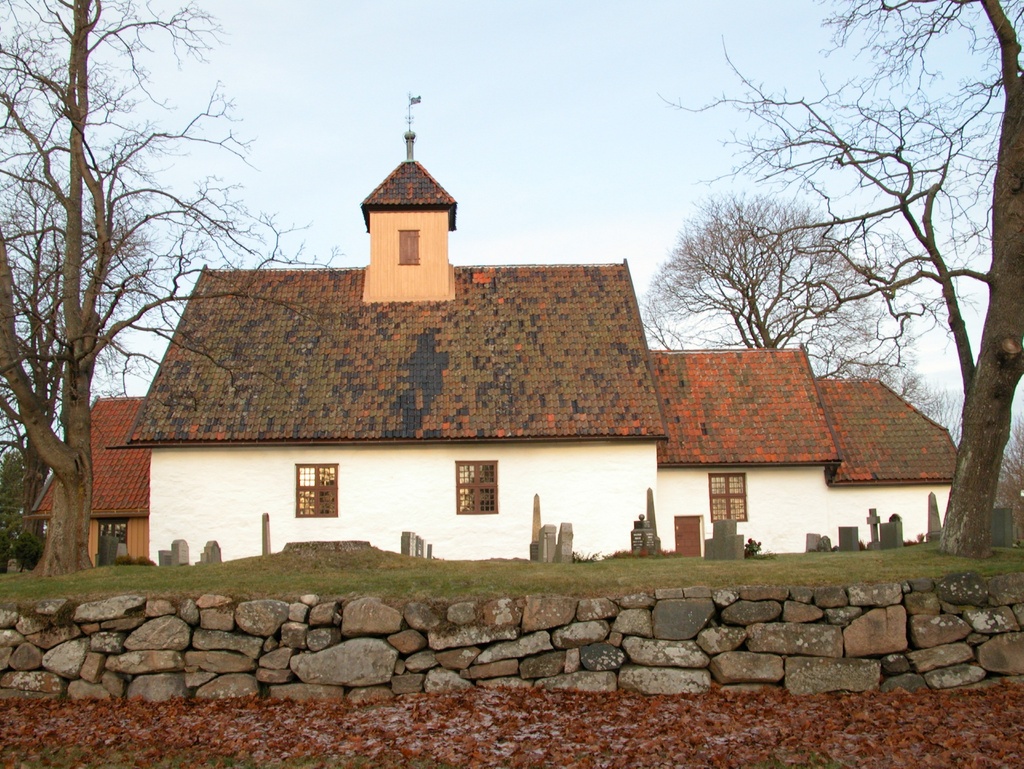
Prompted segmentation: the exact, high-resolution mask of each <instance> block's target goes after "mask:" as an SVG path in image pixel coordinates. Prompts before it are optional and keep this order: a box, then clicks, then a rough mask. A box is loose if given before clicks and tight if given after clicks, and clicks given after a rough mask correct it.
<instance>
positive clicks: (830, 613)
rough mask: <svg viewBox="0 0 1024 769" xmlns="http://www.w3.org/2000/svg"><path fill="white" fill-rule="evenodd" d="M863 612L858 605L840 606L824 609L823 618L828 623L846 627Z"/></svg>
mask: <svg viewBox="0 0 1024 769" xmlns="http://www.w3.org/2000/svg"><path fill="white" fill-rule="evenodd" d="M863 613H864V610H863V609H862V608H861V607H859V606H841V607H839V608H838V609H825V620H826V621H827V622H828V624H830V625H835V626H836V627H846V626H847V625H849V624H850V623H851V622H853V621H854V620H855V619H857V617H859V616H861V615H862V614H863Z"/></svg>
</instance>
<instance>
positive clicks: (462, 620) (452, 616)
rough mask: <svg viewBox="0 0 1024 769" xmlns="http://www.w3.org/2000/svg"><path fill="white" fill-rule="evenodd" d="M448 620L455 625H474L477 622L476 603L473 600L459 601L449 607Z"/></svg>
mask: <svg viewBox="0 0 1024 769" xmlns="http://www.w3.org/2000/svg"><path fill="white" fill-rule="evenodd" d="M447 617H448V621H449V622H451V623H452V624H453V625H472V624H473V623H474V622H476V604H475V603H473V602H472V601H459V602H458V603H453V604H452V605H451V606H449V607H448V612H447Z"/></svg>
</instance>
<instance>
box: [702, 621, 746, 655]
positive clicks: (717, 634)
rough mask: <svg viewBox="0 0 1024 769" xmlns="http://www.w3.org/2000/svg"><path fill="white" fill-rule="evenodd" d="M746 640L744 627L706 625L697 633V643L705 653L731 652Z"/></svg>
mask: <svg viewBox="0 0 1024 769" xmlns="http://www.w3.org/2000/svg"><path fill="white" fill-rule="evenodd" d="M746 640H747V629H746V628H745V627H708V628H704V629H703V630H701V631H700V633H698V634H697V645H698V646H700V648H701V649H702V650H703V651H704V652H706V653H707V654H721V653H722V652H731V651H733V650H734V649H738V648H740V646H742V644H743V642H744V641H746Z"/></svg>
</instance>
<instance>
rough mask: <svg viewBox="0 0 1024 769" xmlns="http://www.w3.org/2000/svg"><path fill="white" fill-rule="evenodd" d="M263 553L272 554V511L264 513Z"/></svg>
mask: <svg viewBox="0 0 1024 769" xmlns="http://www.w3.org/2000/svg"><path fill="white" fill-rule="evenodd" d="M263 555H270V513H264V514H263Z"/></svg>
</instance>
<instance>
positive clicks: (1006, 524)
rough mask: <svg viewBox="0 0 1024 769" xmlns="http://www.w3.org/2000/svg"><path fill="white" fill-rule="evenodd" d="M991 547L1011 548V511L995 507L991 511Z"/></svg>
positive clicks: (1007, 508)
mask: <svg viewBox="0 0 1024 769" xmlns="http://www.w3.org/2000/svg"><path fill="white" fill-rule="evenodd" d="M992 547H1013V510H1011V509H1010V508H1009V507H996V508H993V510H992Z"/></svg>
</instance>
